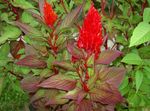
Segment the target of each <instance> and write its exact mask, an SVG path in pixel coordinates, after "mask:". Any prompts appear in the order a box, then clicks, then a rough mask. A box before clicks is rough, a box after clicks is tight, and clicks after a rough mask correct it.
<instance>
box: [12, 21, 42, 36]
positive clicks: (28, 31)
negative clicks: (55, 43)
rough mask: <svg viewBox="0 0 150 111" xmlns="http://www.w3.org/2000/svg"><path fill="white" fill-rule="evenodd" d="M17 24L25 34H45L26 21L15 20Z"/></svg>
mask: <svg viewBox="0 0 150 111" xmlns="http://www.w3.org/2000/svg"><path fill="white" fill-rule="evenodd" d="M14 23H15V25H17V26H18V27H19V28H20V29H21V30H22V31H23V32H24V33H25V34H29V35H32V34H34V37H35V36H43V35H42V33H41V32H40V31H38V30H37V29H35V28H33V27H31V26H30V25H27V24H25V23H22V22H20V21H14Z"/></svg>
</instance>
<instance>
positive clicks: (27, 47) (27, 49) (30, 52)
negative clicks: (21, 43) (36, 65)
mask: <svg viewBox="0 0 150 111" xmlns="http://www.w3.org/2000/svg"><path fill="white" fill-rule="evenodd" d="M25 54H26V55H38V52H37V50H36V49H35V48H34V47H32V46H31V45H28V44H25Z"/></svg>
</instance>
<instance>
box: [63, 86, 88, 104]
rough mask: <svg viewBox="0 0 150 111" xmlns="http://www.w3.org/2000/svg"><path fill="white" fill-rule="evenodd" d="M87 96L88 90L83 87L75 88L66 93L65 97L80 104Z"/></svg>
mask: <svg viewBox="0 0 150 111" xmlns="http://www.w3.org/2000/svg"><path fill="white" fill-rule="evenodd" d="M85 96H86V92H85V91H83V90H82V89H79V88H75V89H74V90H71V91H69V92H68V93H67V94H65V95H64V97H63V98H67V99H72V100H76V101H77V103H78V104H80V102H81V101H82V100H83V98H84V97H85Z"/></svg>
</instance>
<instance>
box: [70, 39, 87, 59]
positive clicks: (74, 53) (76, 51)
mask: <svg viewBox="0 0 150 111" xmlns="http://www.w3.org/2000/svg"><path fill="white" fill-rule="evenodd" d="M67 50H68V52H69V53H70V54H71V55H72V56H73V57H75V58H77V59H80V58H83V57H84V54H83V52H82V51H81V50H79V49H78V48H77V47H76V46H75V40H70V41H68V43H67Z"/></svg>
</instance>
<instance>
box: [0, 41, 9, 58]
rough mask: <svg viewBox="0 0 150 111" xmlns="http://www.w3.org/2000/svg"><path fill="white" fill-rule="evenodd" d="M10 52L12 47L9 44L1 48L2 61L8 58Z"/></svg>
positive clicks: (0, 56)
mask: <svg viewBox="0 0 150 111" xmlns="http://www.w3.org/2000/svg"><path fill="white" fill-rule="evenodd" d="M9 52H10V46H9V44H8V43H5V44H4V45H2V46H1V47H0V59H5V58H8V54H9Z"/></svg>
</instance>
